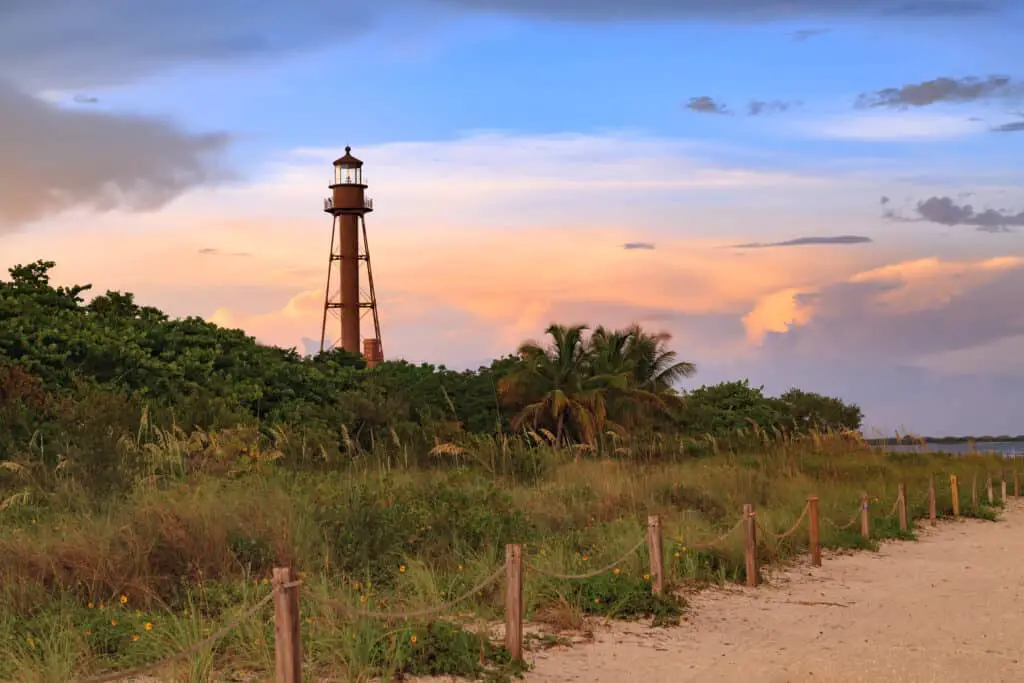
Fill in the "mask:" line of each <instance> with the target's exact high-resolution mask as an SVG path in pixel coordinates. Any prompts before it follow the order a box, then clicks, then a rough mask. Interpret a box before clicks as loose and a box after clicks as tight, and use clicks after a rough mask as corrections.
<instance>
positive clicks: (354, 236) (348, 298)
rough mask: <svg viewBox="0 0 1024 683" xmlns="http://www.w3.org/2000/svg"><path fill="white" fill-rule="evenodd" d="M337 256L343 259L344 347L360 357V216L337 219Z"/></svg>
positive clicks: (341, 216) (345, 216)
mask: <svg viewBox="0 0 1024 683" xmlns="http://www.w3.org/2000/svg"><path fill="white" fill-rule="evenodd" d="M338 245H339V249H338V254H339V256H341V283H340V284H341V347H342V348H343V349H345V350H346V351H349V352H351V353H361V352H362V349H361V348H360V347H359V341H360V339H359V317H360V315H359V314H360V312H361V311H360V308H359V300H360V297H359V216H357V215H354V214H342V215H340V216H338Z"/></svg>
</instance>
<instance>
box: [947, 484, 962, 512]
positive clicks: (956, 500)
mask: <svg viewBox="0 0 1024 683" xmlns="http://www.w3.org/2000/svg"><path fill="white" fill-rule="evenodd" d="M949 488H950V490H951V491H952V493H953V519H960V488H959V487H958V486H957V481H956V475H955V474H951V475H949Z"/></svg>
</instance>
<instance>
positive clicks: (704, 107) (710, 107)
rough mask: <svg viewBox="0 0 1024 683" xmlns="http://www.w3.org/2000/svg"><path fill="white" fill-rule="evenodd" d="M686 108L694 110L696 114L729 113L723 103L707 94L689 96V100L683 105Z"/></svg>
mask: <svg viewBox="0 0 1024 683" xmlns="http://www.w3.org/2000/svg"><path fill="white" fill-rule="evenodd" d="M684 106H685V107H686V108H687V109H689V110H691V111H695V112H697V113H698V114H729V113H730V112H729V110H728V109H727V108H726V106H725V105H724V104H719V103H718V102H715V100H714V99H712V98H711V97H708V96H707V95H701V96H700V97H691V98H690V100H689V101H688V102H687V103H686V104H685V105H684Z"/></svg>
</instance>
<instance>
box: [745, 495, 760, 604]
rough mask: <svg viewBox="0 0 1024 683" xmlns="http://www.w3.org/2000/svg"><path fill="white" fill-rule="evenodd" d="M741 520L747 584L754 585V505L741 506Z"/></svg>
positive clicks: (755, 533) (755, 552)
mask: <svg viewBox="0 0 1024 683" xmlns="http://www.w3.org/2000/svg"><path fill="white" fill-rule="evenodd" d="M743 522H744V525H743V526H744V529H745V531H746V541H747V542H746V548H745V555H746V570H747V585H748V586H756V585H757V584H758V576H757V517H755V512H754V506H753V505H751V504H750V503H747V504H746V505H744V506H743Z"/></svg>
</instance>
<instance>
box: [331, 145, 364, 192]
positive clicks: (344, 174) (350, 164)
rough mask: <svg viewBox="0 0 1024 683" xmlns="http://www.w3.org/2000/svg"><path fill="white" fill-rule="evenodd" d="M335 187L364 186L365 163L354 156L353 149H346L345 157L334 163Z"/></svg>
mask: <svg viewBox="0 0 1024 683" xmlns="http://www.w3.org/2000/svg"><path fill="white" fill-rule="evenodd" d="M333 184H334V185H362V184H363V162H362V161H360V160H359V159H356V158H355V157H354V156H352V148H351V147H346V148H345V156H343V157H340V158H338V159H336V160H335V161H334V183H333Z"/></svg>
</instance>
